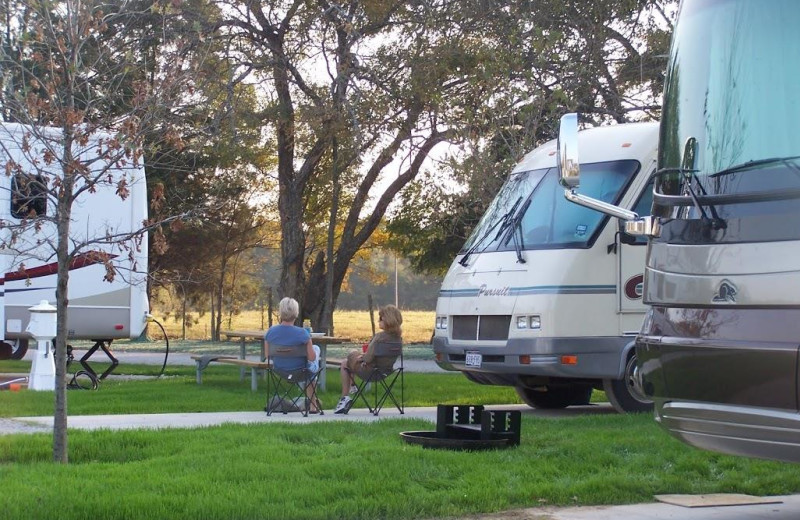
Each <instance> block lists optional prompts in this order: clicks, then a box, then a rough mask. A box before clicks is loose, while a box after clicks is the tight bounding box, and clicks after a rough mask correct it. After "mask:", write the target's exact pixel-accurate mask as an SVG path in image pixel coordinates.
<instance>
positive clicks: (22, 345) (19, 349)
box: [11, 338, 28, 359]
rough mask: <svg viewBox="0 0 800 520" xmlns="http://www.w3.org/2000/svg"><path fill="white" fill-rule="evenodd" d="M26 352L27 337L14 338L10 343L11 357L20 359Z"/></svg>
mask: <svg viewBox="0 0 800 520" xmlns="http://www.w3.org/2000/svg"><path fill="white" fill-rule="evenodd" d="M27 352H28V338H18V339H15V340H14V342H13V343H12V344H11V359H22V358H24V357H25V354H26V353H27Z"/></svg>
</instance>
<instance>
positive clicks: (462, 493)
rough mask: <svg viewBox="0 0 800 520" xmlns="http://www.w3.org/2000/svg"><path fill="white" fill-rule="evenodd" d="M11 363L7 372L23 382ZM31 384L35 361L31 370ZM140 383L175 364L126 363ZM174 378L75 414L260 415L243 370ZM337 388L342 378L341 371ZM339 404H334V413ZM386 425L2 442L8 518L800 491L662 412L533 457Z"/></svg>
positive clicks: (447, 383) (414, 423) (1, 404)
mask: <svg viewBox="0 0 800 520" xmlns="http://www.w3.org/2000/svg"><path fill="white" fill-rule="evenodd" d="M8 363H11V362H2V366H0V370H2V371H6V372H8V371H15V370H14V366H9V365H8ZM16 366H17V368H19V371H24V370H23V369H24V367H25V365H24V364H20V365H16ZM120 368H121V369H123V368H124V370H123V371H124V372H128V373H154V372H155V371H157V369H158V368H159V367H152V366H138V367H137V366H127V365H126V366H125V367H120ZM167 376H168V377H165V378H162V379H160V380H145V381H104V382H103V383H102V384H101V388H100V389H99V390H98V391H80V390H75V391H70V392H68V400H69V410H70V413H71V414H100V413H146V412H190V411H220V410H260V409H261V408H262V407H263V405H264V390H263V388H262V389H261V391H259V392H258V393H257V394H253V393H252V392H250V386H249V380H245V381H240V380H239V377H238V369H237V368H236V367H224V366H218V367H215V366H211V367H209V369H208V370H207V372H206V374H205V375H204V383H203V385H202V386H198V385H197V384H196V383H195V381H194V369H193V367H168V368H167ZM329 382H330V383H331V387H332V388H333V389H336V388H338V374H337V373H336V372H335V371H331V372H330V373H329ZM406 396H407V404H408V405H412V406H416V405H433V404H436V403H444V402H449V403H474V404H481V403H483V404H491V403H504V402H517V399H516V394H515V393H514V392H513V390H511V389H508V388H501V387H485V386H479V385H475V384H473V383H470V382H468V381H467V380H466V379H465V378H464V377H462V376H460V375H457V374H407V377H406ZM336 397H337V392H335V390H329V391H328V393H327V394H325V395H324V396H323V400H324V402H325V404H326V405H328V406H329V407H330V406H332V405H333V404H334V402H335V400H336ZM52 407H53V399H52V393H50V392H31V391H21V392H0V416H5V417H12V416H25V415H50V414H52ZM397 417H398V415H397V414H391V413H386V420H382V421H378V422H376V423H370V424H365V423H350V422H333V423H331V422H326V423H314V424H301V425H290V424H257V425H225V426H219V427H213V428H201V429H192V430H162V431H145V430H140V431H114V432H112V431H96V432H85V431H75V430H72V431H70V434H69V453H70V464H68V465H59V464H54V463H52V462H51V459H52V436H51V435H50V434H20V435H7V436H0V486H2V495H0V496H2V497H3V504H4V507H3V517H4V518H9V519H17V518H19V519H31V518H58V519H63V520H67V519H76V520H77V519H81V520H82V519H84V518H90V517H95V518H109V519H113V518H119V519H126V520H127V519H149V518H166V517H168V518H187V519H188V518H208V519H217V518H219V519H229V518H236V519H251V518H253V519H255V518H365V519H366V518H370V519H371V518H396V519H412V518H440V517H459V516H463V515H467V514H477V513H482V512H492V511H500V510H504V509H511V508H517V507H535V506H541V505H588V504H624V503H636V502H645V501H651V500H652V495H653V494H658V493H712V492H737V493H750V494H755V495H775V494H787V493H795V492H798V491H800V467H798V466H796V465H791V464H785V463H778V462H767V461H757V460H751V459H744V458H736V457H729V456H724V455H718V454H713V453H709V452H703V451H700V450H696V449H694V448H691V447H688V446H686V445H684V444H682V443H680V442H678V441H677V440H675V439H673V438H671V437H670V436H668V435H667V434H666V433H664V432H663V431H662V430H661V429H660V428H659V427H658V426H657V425H656V424H655V423H654V421H653V419H652V416H650V415H649V414H640V415H627V416H626V415H591V416H589V415H583V416H581V415H578V414H576V415H575V416H570V417H563V418H557V419H553V418H548V419H544V418H536V417H532V416H526V417H524V418H523V423H522V443H521V445H520V446H519V447H517V448H512V449H508V450H498V451H490V452H453V451H439V450H428V449H423V448H421V447H418V446H411V445H407V444H405V443H403V442H402V440H401V439H400V437H399V433H400V432H402V431H409V430H431V429H433V425H432V424H430V423H427V422H424V421H419V420H410V419H399V418H397Z"/></svg>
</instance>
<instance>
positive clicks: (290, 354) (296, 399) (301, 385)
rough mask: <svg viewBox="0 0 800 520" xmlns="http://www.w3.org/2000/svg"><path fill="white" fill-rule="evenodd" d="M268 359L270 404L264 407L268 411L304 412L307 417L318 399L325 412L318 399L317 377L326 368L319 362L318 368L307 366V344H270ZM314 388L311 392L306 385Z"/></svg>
mask: <svg viewBox="0 0 800 520" xmlns="http://www.w3.org/2000/svg"><path fill="white" fill-rule="evenodd" d="M267 359H268V361H269V364H270V368H269V369H268V370H267V404H266V406H265V407H264V410H265V411H266V412H267V415H272V412H276V411H277V412H281V413H284V414H285V413H288V412H302V413H303V417H308V413H309V411H310V410H311V405H312V404H314V403H316V405H317V409H318V410H319V413H320V414H322V413H323V412H322V408H321V407H320V403H319V399H317V385H316V382H317V379H318V378H319V374H320V373H321V372H322V371H323V370H324V369H325V367H324V366H322V365H321V364H320V369H319V371H318V372H316V373H315V372H312V371H311V370H309V369H308V358H307V356H306V345H305V344H301V345H291V346H286V345H273V344H270V345H269V349H268V354H267ZM308 387H310V388H312V390H311V392H310V395H309V393H308V392H307V391H306V389H307V388H308Z"/></svg>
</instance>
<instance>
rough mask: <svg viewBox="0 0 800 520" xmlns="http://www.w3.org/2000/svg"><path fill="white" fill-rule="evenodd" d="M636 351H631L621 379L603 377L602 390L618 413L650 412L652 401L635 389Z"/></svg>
mask: <svg viewBox="0 0 800 520" xmlns="http://www.w3.org/2000/svg"><path fill="white" fill-rule="evenodd" d="M635 374H636V353H635V352H631V354H630V355H629V356H628V361H627V362H626V363H625V376H624V377H623V378H622V379H604V380H603V390H604V391H605V393H606V396H607V397H608V401H609V402H610V403H611V406H613V407H614V409H615V410H616V411H618V412H619V413H635V412H650V411H652V410H653V401H650V400H649V399H647V398H646V397H645V396H643V395H641V394H640V393H639V392H637V391H636V387H635V386H634V381H635V379H634V378H635Z"/></svg>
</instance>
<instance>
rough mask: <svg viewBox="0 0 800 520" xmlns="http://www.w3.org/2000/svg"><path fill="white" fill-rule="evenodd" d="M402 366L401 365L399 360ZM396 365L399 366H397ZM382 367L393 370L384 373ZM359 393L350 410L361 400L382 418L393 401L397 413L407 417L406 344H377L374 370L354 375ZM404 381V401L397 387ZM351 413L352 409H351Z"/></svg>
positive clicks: (384, 370)
mask: <svg viewBox="0 0 800 520" xmlns="http://www.w3.org/2000/svg"><path fill="white" fill-rule="evenodd" d="M398 359H399V360H400V363H399V364H398V363H397V360H398ZM395 365H396V366H395ZM381 366H386V367H392V368H388V369H381V368H380V367H381ZM354 376H356V377H354V378H353V379H354V380H355V385H356V388H357V390H356V393H355V395H353V400H352V401H351V402H350V408H352V407H353V405H354V404H356V401H358V400H359V399H361V400H362V401H363V402H364V404H366V405H367V408H368V409H369V411H370V413H371V414H373V415H378V413H379V412H380V411H381V409H382V408H383V405H384V404H385V403H386V401H387V400H390V401H391V402H392V403H393V404H394V405H395V407H397V410H398V411H399V412H400V413H401V414H404V413H405V395H404V384H403V383H404V381H403V344H402V343H400V342H399V341H398V342H389V341H381V342H378V343H376V344H375V363H374V366H373V368H372V369H371V370H369V369H365V370H359V371H357V372H356V373H355V374H354ZM398 380H399V381H400V400H399V401H398V400H397V396H395V394H394V388H395V383H397V382H398ZM348 411H349V408H348Z"/></svg>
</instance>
